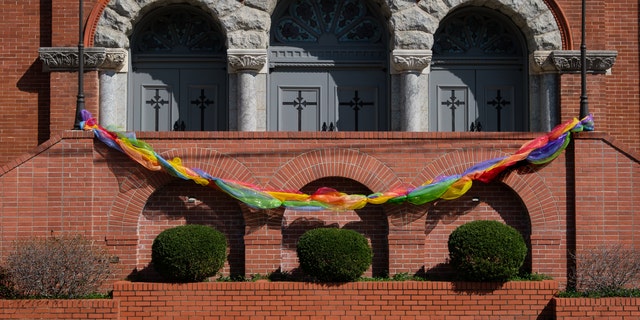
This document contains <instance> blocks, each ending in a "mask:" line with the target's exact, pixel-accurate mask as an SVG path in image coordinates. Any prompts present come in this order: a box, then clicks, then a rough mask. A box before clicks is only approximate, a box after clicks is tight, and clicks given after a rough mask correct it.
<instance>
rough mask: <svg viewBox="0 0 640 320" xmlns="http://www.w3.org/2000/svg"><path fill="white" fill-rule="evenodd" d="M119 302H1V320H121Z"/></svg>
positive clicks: (42, 300) (103, 300) (43, 300)
mask: <svg viewBox="0 0 640 320" xmlns="http://www.w3.org/2000/svg"><path fill="white" fill-rule="evenodd" d="M119 316H120V303H119V301H117V300H111V299H109V300H106V299H95V300H46V299H41V300H0V319H20V320H31V319H34V320H35V319H52V320H53V319H66V320H68V319H96V320H101V319H105V320H106V319H113V320H115V319H120V317H119Z"/></svg>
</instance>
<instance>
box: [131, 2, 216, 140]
mask: <svg viewBox="0 0 640 320" xmlns="http://www.w3.org/2000/svg"><path fill="white" fill-rule="evenodd" d="M224 44H225V38H224V35H223V33H222V31H221V29H220V27H219V26H218V25H217V24H216V23H214V21H213V19H212V18H211V17H210V16H208V15H207V14H206V13H205V12H203V11H202V10H200V9H198V8H196V7H193V6H189V5H168V6H164V7H161V8H158V9H155V10H153V11H151V12H149V13H148V14H147V15H146V16H145V17H144V18H143V19H142V20H141V21H140V22H139V23H138V24H137V25H136V27H135V30H134V32H133V35H132V37H131V73H130V80H129V92H130V94H129V98H128V117H127V119H128V127H129V128H130V129H133V130H141V131H214V130H226V129H227V124H228V120H227V72H226V66H227V65H226V58H225V47H224Z"/></svg>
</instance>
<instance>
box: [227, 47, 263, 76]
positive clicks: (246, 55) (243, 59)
mask: <svg viewBox="0 0 640 320" xmlns="http://www.w3.org/2000/svg"><path fill="white" fill-rule="evenodd" d="M227 60H228V64H229V72H230V73H236V72H240V71H254V72H258V71H260V70H261V69H262V68H263V67H264V65H265V64H266V63H267V50H264V49H228V50H227Z"/></svg>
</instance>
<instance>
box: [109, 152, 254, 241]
mask: <svg viewBox="0 0 640 320" xmlns="http://www.w3.org/2000/svg"><path fill="white" fill-rule="evenodd" d="M161 156H162V157H163V158H165V159H172V158H174V157H178V156H180V157H181V158H182V160H183V164H184V165H185V166H187V167H192V168H199V169H202V170H203V171H205V172H207V173H209V174H210V175H212V176H213V177H219V178H223V179H230V180H238V181H243V182H247V183H252V184H257V181H256V180H255V179H254V176H255V175H254V174H253V173H252V172H251V171H250V170H249V169H248V168H247V167H246V166H244V164H242V163H241V162H240V161H238V160H236V159H234V158H232V157H230V156H228V155H225V154H222V153H220V152H218V151H216V150H213V149H201V148H187V149H172V150H168V151H166V152H164V153H162V154H161ZM190 159H206V162H205V160H194V161H193V162H192V161H190ZM176 179H177V178H175V177H173V176H170V175H169V174H166V173H163V172H152V173H150V174H149V175H146V176H145V177H143V178H139V177H138V176H133V175H132V176H129V177H127V178H126V179H124V181H122V183H121V184H122V185H125V184H126V185H132V186H136V185H137V186H140V187H138V188H132V189H130V190H128V191H125V192H121V193H119V194H118V195H117V196H116V198H115V199H114V200H113V203H112V205H111V210H110V212H109V214H108V217H109V221H108V224H107V228H108V230H107V231H108V232H109V233H110V234H118V233H119V232H120V233H121V234H122V235H125V234H127V235H131V234H136V232H137V228H138V217H139V215H140V214H141V213H142V211H143V209H144V206H145V205H146V203H147V200H148V199H149V197H151V195H152V194H153V193H154V192H155V191H156V190H158V189H159V188H162V187H163V186H165V185H167V184H168V183H170V182H172V181H175V180H176ZM143 180H146V181H143ZM203 188H206V187H204V186H203Z"/></svg>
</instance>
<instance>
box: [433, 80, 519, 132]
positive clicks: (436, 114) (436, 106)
mask: <svg viewBox="0 0 640 320" xmlns="http://www.w3.org/2000/svg"><path fill="white" fill-rule="evenodd" d="M519 83H522V72H521V71H520V70H518V69H508V68H505V69H491V70H484V69H475V70H474V69H455V68H449V69H439V68H438V69H434V70H432V71H431V76H430V88H429V90H430V94H429V97H430V102H429V105H430V114H431V116H430V123H429V126H430V128H431V130H432V131H522V130H523V128H525V126H526V123H525V114H526V106H525V100H524V99H525V97H524V95H523V93H522V86H518V85H516V84H519Z"/></svg>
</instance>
